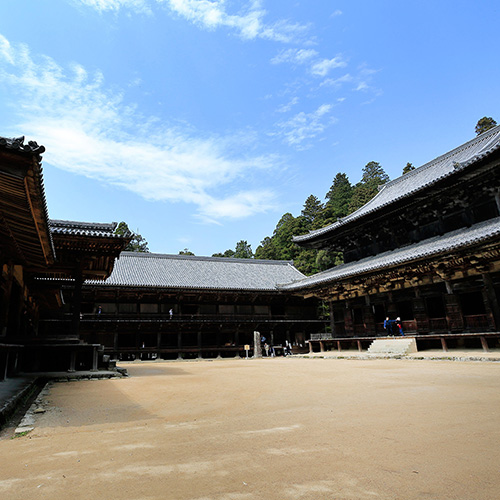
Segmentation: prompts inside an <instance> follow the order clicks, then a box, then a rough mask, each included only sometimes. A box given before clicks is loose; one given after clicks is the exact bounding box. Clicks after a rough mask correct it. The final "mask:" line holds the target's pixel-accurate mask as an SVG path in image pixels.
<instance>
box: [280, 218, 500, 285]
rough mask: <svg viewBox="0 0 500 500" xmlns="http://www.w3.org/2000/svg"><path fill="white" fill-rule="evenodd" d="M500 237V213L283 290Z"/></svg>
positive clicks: (409, 261) (338, 268)
mask: <svg viewBox="0 0 500 500" xmlns="http://www.w3.org/2000/svg"><path fill="white" fill-rule="evenodd" d="M499 239H500V217H495V218H494V219H490V220H487V221H485V222H481V223H479V224H475V225H474V226H472V227H470V228H467V229H463V228H462V229H458V230H456V231H452V232H450V233H446V234H444V235H443V236H435V237H433V238H429V239H427V240H424V241H421V242H419V243H415V244H413V245H408V246H406V247H402V248H398V249H396V250H392V251H388V252H384V253H381V254H379V255H376V256H373V257H366V258H364V259H361V260H359V261H357V262H350V263H348V264H343V265H340V266H337V267H334V268H332V269H329V270H327V271H324V272H322V273H318V274H315V275H313V276H309V277H307V278H304V279H303V280H301V281H298V282H295V283H290V284H287V285H284V286H282V287H281V288H282V289H283V290H298V289H304V288H308V287H314V286H316V285H321V284H325V283H331V282H334V281H337V280H341V279H345V278H350V277H354V276H358V275H362V274H366V273H370V272H374V271H378V270H384V269H390V268H393V267H396V266H399V265H404V264H408V263H411V262H416V261H419V260H422V259H426V258H430V257H433V258H434V257H437V256H439V255H446V254H449V253H450V252H454V251H457V250H461V249H465V248H467V247H471V246H474V245H477V244H479V243H483V242H485V241H488V240H497V241H499Z"/></svg>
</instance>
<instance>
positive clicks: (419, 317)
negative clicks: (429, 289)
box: [412, 288, 430, 334]
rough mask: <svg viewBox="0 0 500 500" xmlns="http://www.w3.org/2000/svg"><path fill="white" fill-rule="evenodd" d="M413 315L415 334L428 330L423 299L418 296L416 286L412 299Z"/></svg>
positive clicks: (427, 331) (427, 319)
mask: <svg viewBox="0 0 500 500" xmlns="http://www.w3.org/2000/svg"><path fill="white" fill-rule="evenodd" d="M412 305H413V315H414V316H415V323H416V327H417V331H416V332H415V333H417V334H426V333H429V330H430V322H429V317H428V316H427V312H426V310H425V300H424V299H423V298H421V297H420V294H419V290H418V288H415V298H414V299H413V304H412Z"/></svg>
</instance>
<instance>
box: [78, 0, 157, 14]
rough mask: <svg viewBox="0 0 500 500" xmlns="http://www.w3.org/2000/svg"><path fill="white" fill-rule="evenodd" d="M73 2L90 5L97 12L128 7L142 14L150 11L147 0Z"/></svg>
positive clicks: (85, 0)
mask: <svg viewBox="0 0 500 500" xmlns="http://www.w3.org/2000/svg"><path fill="white" fill-rule="evenodd" d="M73 2H75V3H81V4H83V5H86V6H87V7H92V8H93V9H96V10H98V11H99V12H104V11H115V12H116V11H118V10H120V9H129V10H132V11H135V12H138V13H143V14H150V13H151V9H150V6H149V3H150V2H149V1H148V0H73Z"/></svg>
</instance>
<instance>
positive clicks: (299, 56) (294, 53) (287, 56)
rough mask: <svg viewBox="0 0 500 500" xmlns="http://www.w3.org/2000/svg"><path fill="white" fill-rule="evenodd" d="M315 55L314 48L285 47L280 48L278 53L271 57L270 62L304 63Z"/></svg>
mask: <svg viewBox="0 0 500 500" xmlns="http://www.w3.org/2000/svg"><path fill="white" fill-rule="evenodd" d="M317 55H318V53H317V52H316V51H315V50H314V49H286V50H281V51H280V52H279V53H278V55H276V56H275V57H273V58H272V59H271V63H272V64H281V63H287V62H288V63H292V64H306V63H308V62H309V61H310V60H311V59H312V58H314V57H316V56H317Z"/></svg>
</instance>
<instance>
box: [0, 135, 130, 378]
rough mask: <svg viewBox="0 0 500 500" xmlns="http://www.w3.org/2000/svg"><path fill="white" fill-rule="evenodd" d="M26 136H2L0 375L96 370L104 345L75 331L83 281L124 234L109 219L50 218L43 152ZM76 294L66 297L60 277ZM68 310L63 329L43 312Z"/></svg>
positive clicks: (105, 267)
mask: <svg viewBox="0 0 500 500" xmlns="http://www.w3.org/2000/svg"><path fill="white" fill-rule="evenodd" d="M44 151H45V148H44V147H43V146H39V145H38V144H37V143H36V142H32V141H31V142H28V143H27V144H25V143H24V138H23V137H21V138H17V139H7V138H0V266H1V275H0V380H2V379H4V378H6V377H7V376H10V375H11V374H14V373H15V372H16V371H19V370H22V371H40V370H69V371H74V370H76V369H78V368H82V369H94V370H95V369H97V368H98V365H99V363H100V362H101V363H102V360H103V356H102V348H101V346H99V345H97V344H94V345H91V344H87V343H85V342H84V341H82V339H81V338H80V337H79V331H78V330H79V320H80V310H79V309H80V299H79V297H80V296H81V287H82V284H83V282H84V281H85V280H87V279H94V280H100V279H104V278H106V277H107V276H108V275H109V274H110V273H111V271H112V269H113V265H114V262H115V259H116V257H117V256H118V255H119V254H120V252H121V251H122V250H123V249H124V248H125V246H126V244H127V243H128V241H129V239H127V238H122V237H120V236H117V235H115V234H113V231H114V225H113V224H107V225H94V224H83V223H63V222H60V221H50V220H49V218H48V212H47V205H46V201H45V192H44V186H43V176H42V167H41V156H40V155H41V154H42V153H43V152H44ZM68 282H70V283H71V287H72V290H73V298H74V301H73V303H71V304H65V303H64V298H63V296H62V293H61V286H62V284H63V283H65V284H67V283H68ZM62 311H68V312H69V314H70V316H71V321H70V324H69V325H68V328H66V329H64V330H63V331H61V330H60V329H59V330H57V329H54V330H53V329H51V328H43V321H42V320H43V319H44V318H46V317H54V318H57V317H58V315H59V316H60V314H61V312H62Z"/></svg>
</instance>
